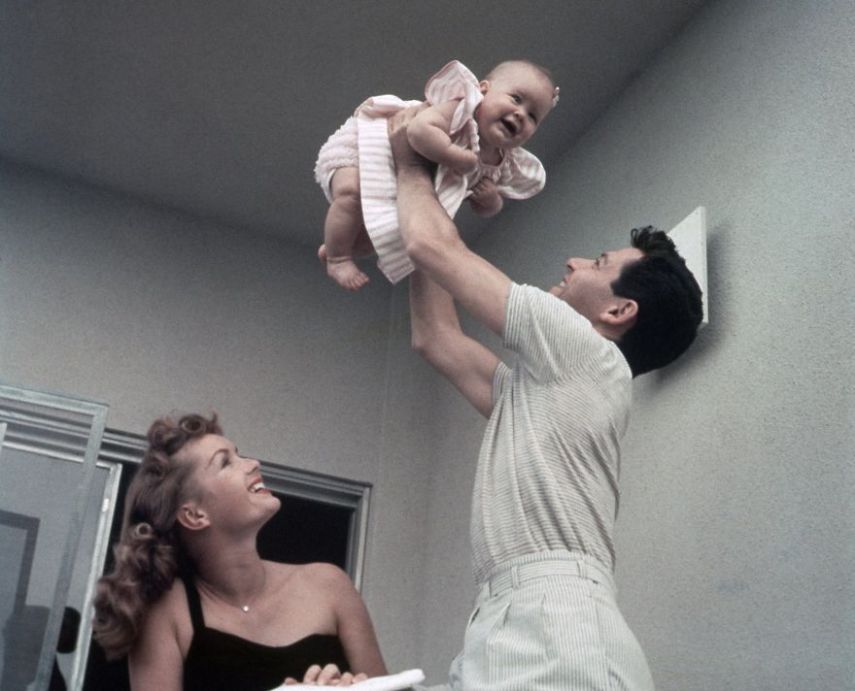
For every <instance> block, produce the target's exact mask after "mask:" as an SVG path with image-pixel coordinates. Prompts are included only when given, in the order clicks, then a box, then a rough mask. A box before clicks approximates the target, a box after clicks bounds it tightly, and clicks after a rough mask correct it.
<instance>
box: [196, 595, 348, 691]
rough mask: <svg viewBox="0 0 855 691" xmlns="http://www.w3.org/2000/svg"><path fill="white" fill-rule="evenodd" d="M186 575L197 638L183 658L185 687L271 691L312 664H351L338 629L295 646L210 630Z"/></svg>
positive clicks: (205, 690) (211, 690)
mask: <svg viewBox="0 0 855 691" xmlns="http://www.w3.org/2000/svg"><path fill="white" fill-rule="evenodd" d="M191 580H192V579H190V578H185V579H184V588H185V590H186V591H187V601H188V602H189V604H190V620H191V621H192V622H193V640H192V642H191V643H190V650H189V651H187V657H186V658H185V660H184V691H238V690H239V691H268V689H273V688H275V687H277V686H279V685H281V684H282V683H283V682H284V681H285V677H293V678H294V679H297V680H298V681H301V680H302V679H303V674H304V673H305V672H306V670H307V669H308V668H309V667H310V666H311V665H313V664H320V665H326V664H329V663H331V662H332V663H334V664H336V665H338V667H339V669H341V670H342V671H345V670H347V669H349V667H350V665H349V664H348V662H347V658H346V657H345V656H344V650H343V649H342V647H341V641H340V640H339V639H338V636H335V635H333V634H317V633H316V634H312V635H310V636H306V637H305V638H301V639H300V640H299V641H297V642H296V643H292V644H291V645H286V646H281V647H272V646H269V645H262V644H261V643H254V642H252V641H248V640H246V639H245V638H241V637H240V636H235V635H234V634H230V633H225V632H224V631H218V630H217V629H209V628H208V627H206V626H205V620H204V618H203V616H202V604H201V602H200V600H199V591H198V590H196V587H195V585H193V584H192V583H191Z"/></svg>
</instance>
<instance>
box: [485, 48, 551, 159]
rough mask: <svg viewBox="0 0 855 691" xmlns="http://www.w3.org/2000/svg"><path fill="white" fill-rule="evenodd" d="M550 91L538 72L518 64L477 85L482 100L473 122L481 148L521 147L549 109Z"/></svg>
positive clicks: (545, 80)
mask: <svg viewBox="0 0 855 691" xmlns="http://www.w3.org/2000/svg"><path fill="white" fill-rule="evenodd" d="M553 90H554V87H553V86H552V83H551V82H550V80H549V79H547V78H546V77H545V76H544V75H543V74H541V73H540V72H539V71H538V70H536V69H535V68H533V67H531V66H529V65H526V64H519V63H518V64H513V65H509V66H506V67H504V68H502V70H501V72H499V74H497V75H496V76H495V77H494V78H493V79H492V80H490V81H483V82H481V93H483V94H484V100H483V101H481V103H480V105H479V106H478V110H477V111H476V112H475V119H476V121H477V123H478V133H479V136H480V139H481V146H482V148H483V147H488V148H494V149H512V148H514V147H517V146H522V145H523V144H525V143H526V142H527V141H528V140H529V139H531V137H532V135H534V133H535V132H537V128H538V127H539V126H540V123H541V122H543V120H544V119H545V118H546V116H547V115H548V114H549V111H551V110H552V95H553Z"/></svg>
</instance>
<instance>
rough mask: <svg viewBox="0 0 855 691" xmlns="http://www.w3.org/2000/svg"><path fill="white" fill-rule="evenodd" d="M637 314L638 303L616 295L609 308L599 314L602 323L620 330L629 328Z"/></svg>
mask: <svg viewBox="0 0 855 691" xmlns="http://www.w3.org/2000/svg"><path fill="white" fill-rule="evenodd" d="M637 316H638V303H637V302H636V301H635V300H630V299H629V298H623V297H616V298H615V301H614V302H613V303H612V304H611V305H610V306H609V308H608V309H607V310H606V311H605V312H603V314H602V315H600V318H601V319H602V321H603V323H604V324H608V325H609V326H611V327H616V328H618V329H621V330H626V329H628V328H630V327H631V326H632V325H633V324H634V323H635V318H636V317H637Z"/></svg>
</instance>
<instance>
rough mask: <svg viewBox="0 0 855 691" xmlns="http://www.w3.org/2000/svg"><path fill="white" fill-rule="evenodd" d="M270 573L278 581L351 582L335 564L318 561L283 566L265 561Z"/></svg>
mask: <svg viewBox="0 0 855 691" xmlns="http://www.w3.org/2000/svg"><path fill="white" fill-rule="evenodd" d="M264 564H265V566H266V567H267V569H268V573H270V574H273V575H274V576H276V577H277V578H278V579H288V580H295V581H321V582H335V581H347V582H348V583H349V582H350V577H349V576H348V575H347V574H346V573H345V572H344V571H343V570H342V569H341V568H340V567H338V566H336V565H335V564H330V563H328V562H322V561H316V562H310V563H308V564H283V563H280V562H275V561H265V562H264Z"/></svg>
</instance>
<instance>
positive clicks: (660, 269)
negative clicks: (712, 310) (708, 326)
mask: <svg viewBox="0 0 855 691" xmlns="http://www.w3.org/2000/svg"><path fill="white" fill-rule="evenodd" d="M631 235H632V246H633V247H635V248H637V249H640V250H641V251H642V252H643V253H644V257H642V258H641V259H639V260H638V261H636V262H632V263H631V264H628V265H627V266H625V267H624V269H623V271H622V272H621V274H620V276H618V278H617V279H616V280H615V281H614V282H613V283H612V286H611V287H612V291H613V292H614V294H615V295H619V296H621V297H625V298H629V299H630V300H635V302H636V303H638V314H637V315H636V319H635V324H634V325H633V326H632V327H631V328H630V329H629V330H628V331H627V332H626V333H625V334H624V335H623V337H622V338H621V340H620V341H618V343H617V346H618V347H619V348H620V350H621V352H622V353H623V356H624V357H625V358H626V360H627V362H628V363H629V366H630V369H631V370H632V376H633V377H637V376H638V375H640V374H644V373H645V372H650V371H651V370H654V369H658V368H660V367H664V366H665V365H667V364H668V363H670V362H673V361H674V360H676V359H677V358H678V357H679V356H680V355H682V354H683V353H684V352H685V351H686V349H687V348H688V347H689V346H690V345H691V344H692V341H694V340H695V335H696V334H697V332H698V325H699V324H700V323H701V319H702V318H703V303H702V302H701V289H700V287H699V286H698V282H697V281H696V280H695V277H694V276H693V275H692V272H691V271H689V269H688V268H687V267H686V261H685V260H684V259H683V258H682V257H681V256H680V255H679V254H678V253H677V248H676V247H675V246H674V242H673V240H671V238H669V237H668V236H667V235H666V234H665V233H664V232H663V231H661V230H658V229H657V228H654V227H653V226H646V227H644V228H633V229H632V231H631Z"/></svg>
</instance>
